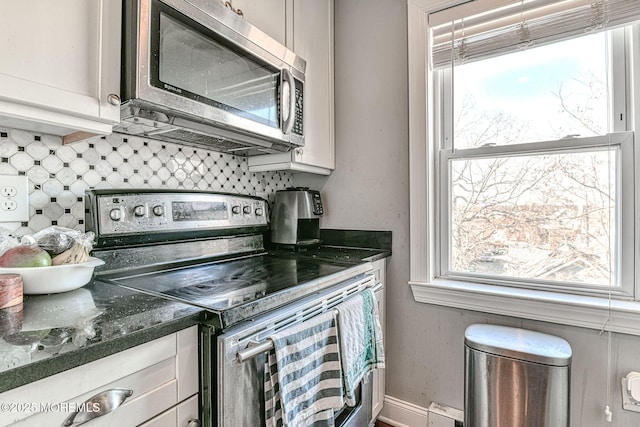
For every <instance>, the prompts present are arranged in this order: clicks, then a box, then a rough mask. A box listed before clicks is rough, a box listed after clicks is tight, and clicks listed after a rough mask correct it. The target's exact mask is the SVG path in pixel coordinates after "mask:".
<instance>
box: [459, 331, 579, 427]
mask: <svg viewBox="0 0 640 427" xmlns="http://www.w3.org/2000/svg"><path fill="white" fill-rule="evenodd" d="M464 343H465V395H464V427H497V426H509V427H568V426H569V384H570V373H571V346H570V345H569V343H568V342H567V341H566V340H564V339H562V338H560V337H556V336H553V335H547V334H542V333H539V332H534V331H528V330H525V329H518V328H510V327H505V326H497V325H485V324H476V325H470V326H469V327H467V329H466V330H465V337H464Z"/></svg>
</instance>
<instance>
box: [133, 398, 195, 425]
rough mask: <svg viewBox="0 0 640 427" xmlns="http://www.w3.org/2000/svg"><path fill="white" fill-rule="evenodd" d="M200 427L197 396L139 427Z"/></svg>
mask: <svg viewBox="0 0 640 427" xmlns="http://www.w3.org/2000/svg"><path fill="white" fill-rule="evenodd" d="M173 426H179V427H200V426H201V423H200V418H199V415H198V396H197V395H195V396H192V397H190V398H189V399H187V400H185V401H184V402H182V403H180V404H178V405H177V406H175V407H173V408H171V409H169V410H168V411H166V412H163V413H162V414H160V415H158V416H157V417H155V418H152V419H150V420H149V421H147V422H146V423H144V424H141V425H140V427H173Z"/></svg>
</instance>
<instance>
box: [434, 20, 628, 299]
mask: <svg viewBox="0 0 640 427" xmlns="http://www.w3.org/2000/svg"><path fill="white" fill-rule="evenodd" d="M626 30H627V31H631V30H632V29H631V28H630V27H629V28H627V29H626ZM624 32H625V28H621V29H617V30H615V31H608V32H598V33H595V34H588V35H585V36H581V37H578V38H571V39H569V40H564V41H560V42H555V43H553V44H549V45H543V46H539V47H534V48H528V49H525V50H516V51H515V52H509V53H506V54H503V55H500V56H497V57H490V58H482V59H480V60H476V61H473V62H463V63H460V64H456V63H455V62H454V63H453V66H452V62H448V63H446V65H445V67H444V68H443V69H440V70H436V71H435V72H434V73H433V76H434V78H435V84H434V87H435V88H436V93H439V94H441V96H438V97H435V98H434V111H438V112H440V114H438V115H437V117H438V119H437V120H436V121H435V129H436V134H437V135H439V137H438V146H437V148H436V150H437V158H438V163H437V168H438V170H439V171H440V173H439V175H438V177H437V178H436V186H437V188H438V194H439V199H438V203H439V206H440V210H439V211H438V212H437V217H436V221H437V223H436V224H437V225H436V227H437V229H438V230H439V234H438V236H437V240H436V245H437V248H438V249H437V251H436V253H437V254H438V255H439V257H438V260H439V262H438V264H437V265H438V273H437V274H438V276H439V277H443V278H455V279H459V280H467V281H481V282H491V283H502V284H507V285H510V286H523V287H535V288H541V289H560V290H562V291H572V292H583V293H601V292H607V293H609V292H611V293H614V294H615V295H617V296H632V295H633V268H632V267H633V265H632V262H633V258H632V257H629V258H627V257H626V254H627V252H622V251H621V248H622V247H628V248H633V243H632V242H631V243H630V244H627V242H626V240H627V239H630V240H632V239H633V234H631V235H628V234H627V235H625V234H623V233H621V230H623V229H624V230H629V229H632V228H633V220H632V214H633V207H632V206H630V209H629V208H626V206H624V204H626V203H627V202H631V201H632V200H633V185H634V183H633V174H630V173H626V174H625V173H624V172H625V171H626V169H632V168H633V165H632V164H631V163H630V162H624V161H623V160H624V159H631V158H633V134H632V133H630V132H624V131H626V129H625V126H626V120H624V118H625V117H626V116H627V114H626V111H625V110H624V109H623V110H622V111H613V106H615V105H623V106H624V105H626V102H625V100H624V99H623V102H616V100H615V99H614V97H615V96H621V97H624V96H625V95H626V93H627V91H626V90H625V79H624V75H625V73H624V69H625V64H626V63H627V61H626V57H627V56H628V55H625V49H624V40H625V37H624ZM616 43H619V44H620V46H615V47H614V45H615V44H616ZM616 67H619V68H621V70H615V68H616ZM617 76H621V77H622V78H621V79H613V78H611V77H617ZM614 116H615V118H617V120H616V119H614ZM620 117H622V120H620ZM627 178H628V181H627V180H626V179H627ZM623 191H626V193H627V197H625V196H624V195H623V193H622V192H623ZM627 214H629V215H627Z"/></svg>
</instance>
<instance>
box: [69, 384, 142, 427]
mask: <svg viewBox="0 0 640 427" xmlns="http://www.w3.org/2000/svg"><path fill="white" fill-rule="evenodd" d="M132 394H133V390H128V389H125V388H112V389H111V390H106V391H103V392H101V393H98V394H96V395H95V396H93V397H90V398H89V399H88V400H86V401H85V402H84V403H83V404H82V405H81V406H82V408H83V409H84V411H77V412H74V413H73V414H71V415H69V417H68V418H67V419H66V420H64V423H63V424H62V425H63V426H64V427H69V426H79V425H80V424H84V423H86V422H87V421H91V420H93V419H94V418H98V417H101V416H103V415H107V414H108V413H109V412H113V411H115V410H116V409H118V407H119V406H120V405H122V404H123V403H124V401H125V400H127V398H129V397H131V395H132Z"/></svg>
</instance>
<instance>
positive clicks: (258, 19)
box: [222, 0, 287, 45]
mask: <svg viewBox="0 0 640 427" xmlns="http://www.w3.org/2000/svg"><path fill="white" fill-rule="evenodd" d="M222 3H225V2H224V1H223V2H222ZM228 3H229V4H230V5H231V7H233V9H235V10H238V9H239V10H241V11H242V16H244V18H245V19H246V20H247V21H249V22H250V23H252V24H253V25H255V26H256V27H258V28H260V29H261V30H262V31H264V32H265V33H267V34H268V35H269V36H271V37H273V38H274V39H276V40H277V41H279V42H280V43H282V44H283V45H286V41H287V40H286V12H285V7H286V1H285V0H231V1H229V2H228Z"/></svg>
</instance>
